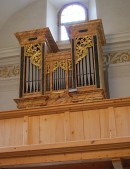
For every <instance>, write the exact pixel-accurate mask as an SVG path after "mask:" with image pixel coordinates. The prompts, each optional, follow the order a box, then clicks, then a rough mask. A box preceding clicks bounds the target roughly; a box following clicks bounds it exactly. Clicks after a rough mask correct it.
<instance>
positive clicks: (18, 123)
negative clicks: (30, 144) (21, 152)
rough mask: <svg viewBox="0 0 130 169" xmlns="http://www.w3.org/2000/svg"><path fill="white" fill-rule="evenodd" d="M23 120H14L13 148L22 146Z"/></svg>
mask: <svg viewBox="0 0 130 169" xmlns="http://www.w3.org/2000/svg"><path fill="white" fill-rule="evenodd" d="M23 123H24V120H23V118H16V119H15V130H14V131H13V132H14V133H15V135H14V146H19V145H23Z"/></svg>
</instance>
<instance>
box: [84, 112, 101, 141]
mask: <svg viewBox="0 0 130 169" xmlns="http://www.w3.org/2000/svg"><path fill="white" fill-rule="evenodd" d="M83 116H84V135H85V140H92V139H100V137H101V133H100V132H101V131H100V112H99V110H88V111H83Z"/></svg>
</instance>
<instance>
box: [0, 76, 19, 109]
mask: <svg viewBox="0 0 130 169" xmlns="http://www.w3.org/2000/svg"><path fill="white" fill-rule="evenodd" d="M0 80H1V81H0V111H6V110H15V109H17V106H16V103H15V102H14V100H13V99H16V98H18V97H19V78H8V79H0Z"/></svg>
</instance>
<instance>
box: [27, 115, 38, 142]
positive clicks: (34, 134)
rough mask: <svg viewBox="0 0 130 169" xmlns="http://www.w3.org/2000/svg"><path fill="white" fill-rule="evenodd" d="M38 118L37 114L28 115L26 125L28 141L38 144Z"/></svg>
mask: <svg viewBox="0 0 130 169" xmlns="http://www.w3.org/2000/svg"><path fill="white" fill-rule="evenodd" d="M39 130H40V119H39V116H32V117H29V126H28V140H29V141H28V142H29V144H39V142H40V139H39V137H40V135H39Z"/></svg>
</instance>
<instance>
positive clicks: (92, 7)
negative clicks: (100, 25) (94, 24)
mask: <svg viewBox="0 0 130 169" xmlns="http://www.w3.org/2000/svg"><path fill="white" fill-rule="evenodd" d="M88 8H89V10H88V11H89V20H93V19H97V9H96V0H90V1H89V6H88Z"/></svg>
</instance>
